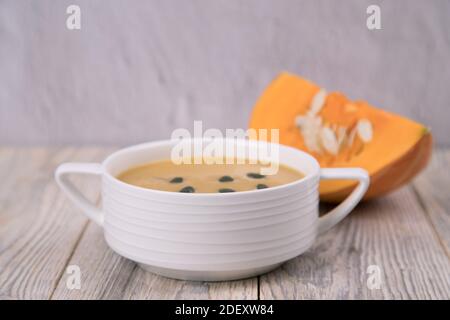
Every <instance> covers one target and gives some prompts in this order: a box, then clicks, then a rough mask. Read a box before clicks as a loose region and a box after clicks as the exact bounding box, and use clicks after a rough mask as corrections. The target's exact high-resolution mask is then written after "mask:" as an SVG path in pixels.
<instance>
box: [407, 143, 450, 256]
mask: <svg viewBox="0 0 450 320" xmlns="http://www.w3.org/2000/svg"><path fill="white" fill-rule="evenodd" d="M414 189H415V190H416V192H417V195H418V197H419V200H420V202H421V204H422V206H423V207H424V209H425V211H426V212H427V215H428V217H429V219H430V222H431V223H432V225H433V227H434V229H435V230H436V232H437V234H438V237H439V239H440V241H441V243H442V246H443V247H444V250H445V251H446V252H447V255H448V257H449V258H450V151H449V150H436V151H435V152H434V154H433V157H432V161H431V163H430V165H429V166H428V168H427V169H426V170H425V172H424V173H423V174H421V175H420V176H419V177H418V178H417V179H416V180H415V181H414Z"/></svg>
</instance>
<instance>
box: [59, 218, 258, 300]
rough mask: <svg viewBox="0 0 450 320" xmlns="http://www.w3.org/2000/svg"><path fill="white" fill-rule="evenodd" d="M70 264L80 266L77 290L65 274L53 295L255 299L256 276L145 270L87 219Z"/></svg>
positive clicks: (70, 296) (106, 297) (80, 297)
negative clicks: (195, 276) (202, 277)
mask: <svg viewBox="0 0 450 320" xmlns="http://www.w3.org/2000/svg"><path fill="white" fill-rule="evenodd" d="M69 265H77V266H79V267H80V270H81V288H80V290H69V289H68V288H67V286H66V281H67V279H68V277H69V275H68V274H64V275H63V276H62V278H61V281H60V282H59V284H58V286H57V288H56V290H55V293H54V294H53V296H52V299H247V298H248V299H256V298H257V294H258V292H257V279H256V278H254V279H251V280H245V281H233V282H222V283H200V282H189V281H178V280H173V279H168V278H164V277H160V276H157V275H154V274H152V273H148V272H146V271H144V270H142V269H140V268H139V267H138V266H137V264H135V263H134V262H132V261H130V260H127V259H125V258H122V257H121V256H119V255H118V254H116V253H114V252H113V251H112V250H111V249H109V248H108V246H107V244H106V242H105V241H104V238H103V231H102V230H101V228H100V227H98V226H97V225H95V224H93V223H90V224H89V227H88V228H87V230H86V232H85V234H84V235H83V237H82V239H81V241H80V244H79V246H78V247H77V248H76V250H75V252H74V254H73V256H72V258H71V259H70V262H69Z"/></svg>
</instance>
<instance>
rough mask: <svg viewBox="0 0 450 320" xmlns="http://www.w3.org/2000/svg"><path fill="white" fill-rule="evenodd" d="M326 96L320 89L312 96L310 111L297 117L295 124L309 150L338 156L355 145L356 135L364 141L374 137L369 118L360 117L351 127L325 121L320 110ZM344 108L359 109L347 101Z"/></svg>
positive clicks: (352, 110) (349, 109) (348, 109)
mask: <svg viewBox="0 0 450 320" xmlns="http://www.w3.org/2000/svg"><path fill="white" fill-rule="evenodd" d="M326 98H327V92H326V91H325V90H324V89H320V90H319V91H318V92H317V93H316V94H315V95H314V97H313V98H312V100H311V103H310V105H309V108H308V111H307V112H306V113H305V114H303V115H298V116H297V117H296V118H295V125H296V127H297V128H299V129H300V132H301V134H302V136H303V140H304V143H305V146H306V148H307V149H308V150H309V151H311V152H316V153H319V154H322V153H323V152H326V153H327V154H330V155H332V156H337V155H338V154H339V152H340V151H341V150H342V149H344V148H346V147H351V146H352V145H353V142H354V140H355V136H357V137H358V138H359V139H360V140H361V141H362V142H363V143H369V142H370V141H371V140H372V139H373V126H372V123H371V122H370V121H369V120H368V119H360V120H359V121H357V123H356V124H354V125H352V126H350V127H345V126H338V125H336V124H332V125H328V124H326V123H324V121H323V120H322V118H321V116H320V111H321V110H322V108H323V107H324V106H325V102H326ZM343 108H344V111H345V112H349V113H353V112H356V111H358V107H357V106H356V105H355V104H353V103H347V104H346V105H345V106H344V107H343Z"/></svg>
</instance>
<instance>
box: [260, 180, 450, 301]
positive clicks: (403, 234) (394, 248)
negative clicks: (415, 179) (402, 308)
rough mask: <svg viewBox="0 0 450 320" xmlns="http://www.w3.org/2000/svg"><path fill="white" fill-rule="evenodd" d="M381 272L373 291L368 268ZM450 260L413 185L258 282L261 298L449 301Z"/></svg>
mask: <svg viewBox="0 0 450 320" xmlns="http://www.w3.org/2000/svg"><path fill="white" fill-rule="evenodd" d="M371 265H374V266H378V267H379V268H380V271H381V286H380V288H379V289H372V290H371V289H369V288H368V285H367V281H368V279H369V276H371V275H373V274H368V273H367V271H368V268H369V266H371ZM449 275H450V261H449V259H448V257H447V256H446V254H445V252H444V250H443V249H442V247H441V246H440V244H439V240H438V239H437V237H436V234H435V232H434V230H433V228H432V227H431V225H430V223H429V222H428V219H427V217H426V216H425V213H424V212H423V210H422V208H421V207H420V205H419V203H418V200H417V198H416V196H415V193H414V192H413V190H412V188H411V187H405V188H403V189H401V190H399V191H397V192H395V193H393V194H392V195H390V196H387V197H385V198H383V199H380V200H376V201H372V202H368V203H364V204H362V205H360V206H359V207H358V208H357V209H356V210H355V212H354V213H353V214H351V216H350V217H348V218H347V219H345V220H344V221H343V222H342V223H341V224H340V225H338V226H336V227H335V228H334V229H332V230H330V231H329V232H327V233H326V234H324V235H322V236H320V238H319V239H318V240H317V244H316V245H314V246H313V248H312V249H311V250H310V251H308V252H307V253H305V254H304V255H302V256H300V257H297V258H296V259H293V260H292V261H290V262H288V263H286V264H285V265H283V266H282V267H281V268H280V269H278V270H276V271H274V272H272V273H269V274H268V275H265V276H262V277H261V279H260V288H261V289H260V295H261V299H326V298H329V299H419V298H424V299H431V298H437V299H449V298H450V276H449Z"/></svg>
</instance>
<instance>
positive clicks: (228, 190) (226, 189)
mask: <svg viewBox="0 0 450 320" xmlns="http://www.w3.org/2000/svg"><path fill="white" fill-rule="evenodd" d="M219 192H220V193H228V192H235V191H234V190H233V189H229V188H223V189H219Z"/></svg>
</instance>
